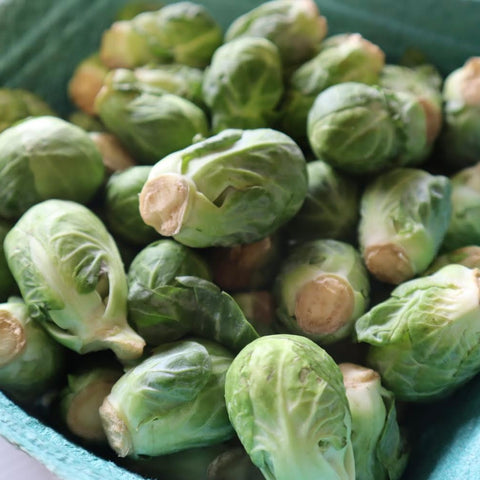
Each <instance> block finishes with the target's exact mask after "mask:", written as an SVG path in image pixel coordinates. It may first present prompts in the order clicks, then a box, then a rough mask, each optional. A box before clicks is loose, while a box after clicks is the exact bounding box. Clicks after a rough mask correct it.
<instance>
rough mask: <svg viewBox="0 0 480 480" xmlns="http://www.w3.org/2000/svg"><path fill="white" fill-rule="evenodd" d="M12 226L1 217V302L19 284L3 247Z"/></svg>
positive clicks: (14, 291) (12, 292)
mask: <svg viewBox="0 0 480 480" xmlns="http://www.w3.org/2000/svg"><path fill="white" fill-rule="evenodd" d="M12 227H13V225H12V224H10V222H7V221H5V220H2V219H0V302H5V301H6V300H7V298H8V297H9V296H10V295H13V294H14V293H16V290H17V284H16V283H15V280H14V278H13V276H12V273H11V272H10V269H9V268H8V263H7V259H6V258H5V250H4V247H3V241H4V240H5V237H6V236H7V233H8V232H9V231H10V229H11V228H12Z"/></svg>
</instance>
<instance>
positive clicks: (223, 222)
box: [140, 128, 307, 247]
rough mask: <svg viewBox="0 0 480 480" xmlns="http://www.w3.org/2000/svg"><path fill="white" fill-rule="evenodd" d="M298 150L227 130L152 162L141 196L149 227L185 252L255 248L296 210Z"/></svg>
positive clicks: (258, 133) (257, 132) (274, 136)
mask: <svg viewBox="0 0 480 480" xmlns="http://www.w3.org/2000/svg"><path fill="white" fill-rule="evenodd" d="M306 192H307V169H306V162H305V158H304V156H303V153H302V151H301V150H300V148H299V147H298V145H297V144H296V143H295V142H294V141H293V140H292V139H291V138H289V137H288V136H286V135H285V134H283V133H281V132H278V131H275V130H271V129H268V128H265V129H254V130H235V129H228V130H224V131H223V132H221V133H219V134H217V135H215V136H213V137H210V138H208V139H206V140H203V141H200V142H198V143H197V144H195V145H192V146H190V147H188V148H185V149H184V150H181V151H179V152H175V153H173V154H171V155H169V156H168V157H165V158H164V159H162V160H161V161H160V162H158V163H157V164H156V165H155V166H154V167H153V169H152V171H151V172H150V175H149V178H148V180H147V182H146V183H145V186H144V187H143V189H142V192H141V194H140V213H141V215H142V218H143V220H144V222H145V223H146V224H147V225H151V226H153V227H154V228H155V229H156V230H157V231H158V232H159V233H160V234H162V235H164V236H173V237H174V238H175V239H176V240H177V241H179V242H181V243H183V244H185V245H188V246H191V247H208V246H231V245H235V244H242V243H253V242H256V241H258V240H260V239H262V238H264V237H266V236H268V235H271V234H272V233H273V232H275V231H276V230H277V229H278V228H279V227H280V226H282V225H283V224H285V223H286V222H287V221H288V220H290V219H291V218H292V217H293V216H294V215H295V214H296V213H297V211H298V210H299V209H300V207H301V205H302V202H303V200H304V198H305V195H306Z"/></svg>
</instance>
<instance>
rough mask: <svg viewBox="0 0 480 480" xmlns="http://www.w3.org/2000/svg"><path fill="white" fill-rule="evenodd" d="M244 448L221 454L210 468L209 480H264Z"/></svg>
mask: <svg viewBox="0 0 480 480" xmlns="http://www.w3.org/2000/svg"><path fill="white" fill-rule="evenodd" d="M264 478H265V477H264V476H263V475H262V472H261V471H260V470H259V469H258V468H257V467H256V466H255V465H254V464H253V463H252V461H251V460H250V457H249V456H248V455H247V453H246V452H245V450H244V449H243V448H242V447H236V448H230V449H229V450H226V451H225V452H222V453H220V454H219V455H218V456H217V457H216V458H215V459H214V460H213V461H212V462H211V463H210V465H209V467H208V480H264Z"/></svg>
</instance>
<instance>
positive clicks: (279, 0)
mask: <svg viewBox="0 0 480 480" xmlns="http://www.w3.org/2000/svg"><path fill="white" fill-rule="evenodd" d="M326 33H327V21H326V19H325V17H322V16H321V15H320V12H319V11H318V7H317V5H316V4H315V2H314V1H313V0H295V1H292V0H273V1H269V2H264V3H262V4H261V5H259V6H258V7H256V8H254V9H252V10H250V11H249V12H247V13H245V14H244V15H242V16H240V17H238V18H237V19H235V20H234V21H233V23H232V24H231V25H230V26H229V27H228V29H227V32H226V33H225V40H226V41H227V42H229V41H231V40H234V39H236V38H239V37H263V38H267V39H268V40H270V41H271V42H273V43H274V44H275V45H276V46H277V47H278V50H279V51H280V56H281V58H282V63H283V65H284V66H285V67H286V68H291V67H294V66H296V65H299V64H301V63H303V62H305V61H306V60H308V59H310V58H311V57H313V55H315V53H316V51H317V49H318V46H319V44H320V42H321V41H322V39H323V38H324V37H325V35H326Z"/></svg>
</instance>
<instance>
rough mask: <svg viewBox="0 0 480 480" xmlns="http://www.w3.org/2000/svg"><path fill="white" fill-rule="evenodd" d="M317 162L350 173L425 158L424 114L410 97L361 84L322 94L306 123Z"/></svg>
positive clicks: (338, 86)
mask: <svg viewBox="0 0 480 480" xmlns="http://www.w3.org/2000/svg"><path fill="white" fill-rule="evenodd" d="M307 134H308V140H309V142H310V146H311V147H312V150H313V151H314V153H315V155H317V157H318V158H321V159H323V160H325V161H326V162H327V163H329V164H331V165H332V166H334V167H336V168H339V169H340V170H344V171H346V172H349V173H355V174H360V173H364V174H367V173H370V174H371V173H375V172H379V171H381V170H384V169H385V168H388V167H394V166H402V165H413V164H418V163H420V162H422V161H423V160H425V159H426V156H427V154H428V152H429V150H428V144H427V123H426V117H425V111H424V109H423V108H422V106H421V104H420V102H419V101H418V100H416V98H415V97H413V96H412V95H409V94H406V93H402V92H393V91H390V90H383V89H380V88H379V87H374V86H370V85H365V84H363V83H358V82H344V83H340V84H337V85H333V86H331V87H329V88H327V89H326V90H324V91H323V92H321V93H320V94H319V95H318V96H317V98H316V99H315V102H314V104H313V106H312V108H311V109H310V112H309V114H308V119H307Z"/></svg>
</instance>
